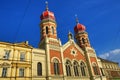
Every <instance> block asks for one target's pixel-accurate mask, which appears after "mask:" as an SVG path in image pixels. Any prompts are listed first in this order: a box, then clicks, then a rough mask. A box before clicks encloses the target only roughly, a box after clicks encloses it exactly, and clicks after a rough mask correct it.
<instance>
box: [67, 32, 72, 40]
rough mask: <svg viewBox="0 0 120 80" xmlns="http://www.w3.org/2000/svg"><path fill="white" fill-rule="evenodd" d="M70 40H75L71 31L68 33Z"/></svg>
mask: <svg viewBox="0 0 120 80" xmlns="http://www.w3.org/2000/svg"><path fill="white" fill-rule="evenodd" d="M68 39H69V40H70V39H73V35H72V33H71V32H70V31H69V33H68Z"/></svg>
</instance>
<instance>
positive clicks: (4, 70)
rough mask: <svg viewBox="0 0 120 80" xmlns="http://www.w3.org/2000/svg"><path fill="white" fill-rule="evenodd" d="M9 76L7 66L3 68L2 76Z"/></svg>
mask: <svg viewBox="0 0 120 80" xmlns="http://www.w3.org/2000/svg"><path fill="white" fill-rule="evenodd" d="M6 76H7V68H6V67H5V68H3V70H2V77H6Z"/></svg>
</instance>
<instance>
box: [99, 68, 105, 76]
mask: <svg viewBox="0 0 120 80" xmlns="http://www.w3.org/2000/svg"><path fill="white" fill-rule="evenodd" d="M100 70H101V73H102V76H105V74H104V71H103V69H102V68H100Z"/></svg>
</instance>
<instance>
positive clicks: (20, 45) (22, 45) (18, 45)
mask: <svg viewBox="0 0 120 80" xmlns="http://www.w3.org/2000/svg"><path fill="white" fill-rule="evenodd" d="M0 44H3V45H9V46H17V47H24V48H33V47H32V46H30V45H29V44H28V42H27V41H25V42H20V43H8V42H0Z"/></svg>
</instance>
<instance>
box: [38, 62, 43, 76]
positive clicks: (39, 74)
mask: <svg viewBox="0 0 120 80" xmlns="http://www.w3.org/2000/svg"><path fill="white" fill-rule="evenodd" d="M37 75H38V76H42V64H41V63H40V62H38V63H37Z"/></svg>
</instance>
